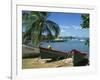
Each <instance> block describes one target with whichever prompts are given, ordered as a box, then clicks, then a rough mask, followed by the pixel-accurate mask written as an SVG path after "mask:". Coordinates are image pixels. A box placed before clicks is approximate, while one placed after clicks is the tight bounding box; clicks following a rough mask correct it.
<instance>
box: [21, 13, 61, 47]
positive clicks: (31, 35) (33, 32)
mask: <svg viewBox="0 0 100 80" xmlns="http://www.w3.org/2000/svg"><path fill="white" fill-rule="evenodd" d="M49 14H50V13H47V12H33V11H31V12H26V13H23V17H22V18H23V23H25V22H26V24H27V25H28V26H27V29H26V32H25V35H24V40H25V41H27V40H28V39H30V40H31V41H32V43H33V44H34V45H37V44H39V42H40V41H42V40H43V36H47V37H48V39H54V38H56V37H57V36H58V35H59V32H60V28H59V26H58V24H56V23H55V22H53V21H51V20H48V19H47V18H48V15H49ZM28 20H29V21H28Z"/></svg>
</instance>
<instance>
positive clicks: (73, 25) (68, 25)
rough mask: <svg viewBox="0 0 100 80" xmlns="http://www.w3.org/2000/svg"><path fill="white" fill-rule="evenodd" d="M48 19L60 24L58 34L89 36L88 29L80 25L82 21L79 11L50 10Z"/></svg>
mask: <svg viewBox="0 0 100 80" xmlns="http://www.w3.org/2000/svg"><path fill="white" fill-rule="evenodd" d="M48 19H49V20H52V21H54V22H56V23H57V24H58V25H59V26H60V30H61V32H60V36H75V37H89V29H81V27H80V24H81V21H82V19H81V14H80V13H56V12H52V13H51V14H50V15H49V17H48Z"/></svg>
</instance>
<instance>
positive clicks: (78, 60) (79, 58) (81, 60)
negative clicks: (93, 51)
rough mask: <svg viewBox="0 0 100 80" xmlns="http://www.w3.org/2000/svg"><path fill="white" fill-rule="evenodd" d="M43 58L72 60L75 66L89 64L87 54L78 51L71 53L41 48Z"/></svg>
mask: <svg viewBox="0 0 100 80" xmlns="http://www.w3.org/2000/svg"><path fill="white" fill-rule="evenodd" d="M40 54H41V58H51V59H53V60H60V59H64V58H72V59H73V65H74V66H85V65H87V64H88V62H89V61H88V58H87V57H86V56H87V54H86V53H83V52H80V51H78V50H75V49H73V50H71V51H70V52H62V51H57V50H54V49H48V48H43V47H40Z"/></svg>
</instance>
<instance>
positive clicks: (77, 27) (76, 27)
mask: <svg viewBox="0 0 100 80" xmlns="http://www.w3.org/2000/svg"><path fill="white" fill-rule="evenodd" d="M72 28H73V29H75V30H79V29H81V27H80V26H76V25H72Z"/></svg>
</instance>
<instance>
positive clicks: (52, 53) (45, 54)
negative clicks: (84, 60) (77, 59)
mask: <svg viewBox="0 0 100 80" xmlns="http://www.w3.org/2000/svg"><path fill="white" fill-rule="evenodd" d="M40 54H41V58H52V59H58V58H60V59H61V58H66V57H68V55H69V53H68V52H62V51H57V50H55V49H49V48H43V47H40Z"/></svg>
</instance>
